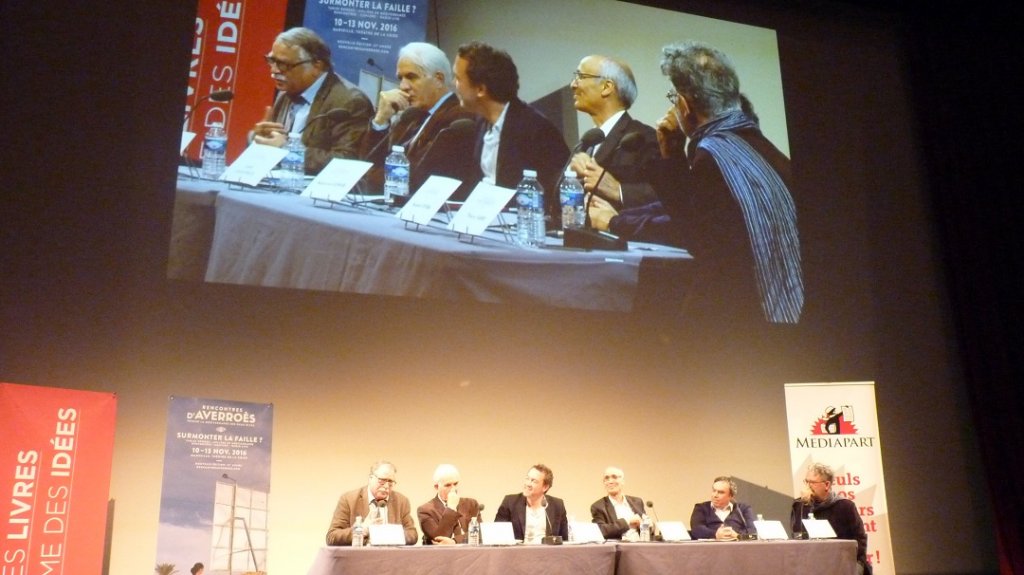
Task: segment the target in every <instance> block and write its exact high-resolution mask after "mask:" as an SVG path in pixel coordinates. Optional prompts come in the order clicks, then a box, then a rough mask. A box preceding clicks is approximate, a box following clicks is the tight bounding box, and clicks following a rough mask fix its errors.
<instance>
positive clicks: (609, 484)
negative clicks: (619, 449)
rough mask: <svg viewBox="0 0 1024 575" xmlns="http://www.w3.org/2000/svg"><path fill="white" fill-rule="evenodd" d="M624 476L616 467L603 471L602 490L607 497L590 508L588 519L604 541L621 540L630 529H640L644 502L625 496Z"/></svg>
mask: <svg viewBox="0 0 1024 575" xmlns="http://www.w3.org/2000/svg"><path fill="white" fill-rule="evenodd" d="M625 484H626V475H625V474H624V473H623V472H622V470H621V469H619V468H618V467H609V468H607V469H605V470H604V490H605V492H606V493H607V494H608V496H607V497H602V498H601V499H598V500H597V501H595V502H594V503H593V504H592V505H591V506H590V518H591V520H592V521H593V522H594V523H597V526H598V528H599V529H601V535H604V538H605V539H622V537H623V535H625V534H626V533H627V532H628V531H629V530H630V529H638V528H639V527H640V520H641V516H642V515H643V514H644V500H643V499H641V498H639V497H636V496H635V495H626V494H625V493H624V492H623V491H622V488H623V487H624V486H625Z"/></svg>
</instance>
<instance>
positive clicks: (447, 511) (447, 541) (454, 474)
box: [416, 463, 480, 545]
mask: <svg viewBox="0 0 1024 575" xmlns="http://www.w3.org/2000/svg"><path fill="white" fill-rule="evenodd" d="M459 479H460V477H459V470H458V469H456V468H455V466H454V465H449V464H447V463H442V464H441V465H438V466H437V469H436V470H435V471H434V489H435V490H436V491H437V496H436V497H434V498H433V499H431V500H430V501H427V502H426V503H424V504H423V505H420V506H419V508H418V509H416V514H417V515H418V516H419V519H420V528H421V529H423V543H424V544H425V545H430V544H432V543H436V544H439V545H454V544H456V543H465V542H466V536H467V534H468V530H469V521H470V520H471V519H472V518H474V517H476V516H477V514H478V513H480V505H479V504H478V503H477V502H476V499H470V498H469V497H460V496H459V489H458V487H459Z"/></svg>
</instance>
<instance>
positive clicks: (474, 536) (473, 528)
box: [466, 517, 480, 545]
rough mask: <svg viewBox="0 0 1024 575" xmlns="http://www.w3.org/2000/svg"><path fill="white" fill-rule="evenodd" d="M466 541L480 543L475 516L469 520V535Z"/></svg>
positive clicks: (474, 543)
mask: <svg viewBox="0 0 1024 575" xmlns="http://www.w3.org/2000/svg"><path fill="white" fill-rule="evenodd" d="M466 542H467V543H469V544H470V545H479V544H480V524H479V523H477V520H476V517H474V518H472V519H470V520H469V537H468V538H467V539H466Z"/></svg>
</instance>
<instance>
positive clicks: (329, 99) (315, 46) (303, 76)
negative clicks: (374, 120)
mask: <svg viewBox="0 0 1024 575" xmlns="http://www.w3.org/2000/svg"><path fill="white" fill-rule="evenodd" d="M267 64H268V65H269V66H270V72H271V74H270V77H271V78H272V79H273V80H274V85H275V86H276V87H277V89H278V91H279V92H278V95H277V99H276V100H274V105H273V106H272V107H268V108H267V114H266V116H265V117H264V118H263V120H262V121H260V122H257V123H256V126H255V127H254V128H253V141H254V142H256V143H258V144H265V145H268V146H277V147H279V148H280V147H283V146H284V145H285V144H287V143H288V134H289V133H299V132H301V133H302V143H303V145H304V146H306V173H307V174H318V173H320V170H322V169H323V168H324V166H326V165H327V163H328V162H330V161H331V160H332V159H334V158H357V157H359V141H360V140H361V139H362V137H363V133H364V132H366V125H367V122H368V121H369V119H370V116H371V115H373V107H372V106H371V105H370V100H369V99H368V98H367V97H366V96H365V95H364V94H363V93H362V92H360V91H359V89H358V88H356V87H355V86H353V85H352V84H351V83H349V82H346V81H345V79H343V78H342V77H340V76H338V75H337V74H335V73H334V65H333V64H332V63H331V49H330V47H328V46H327V43H326V42H324V41H323V39H322V38H320V36H318V35H317V34H316V32H313V31H312V30H310V29H308V28H292V29H290V30H286V31H284V32H282V33H280V34H278V36H277V39H276V40H274V45H273V47H272V48H271V49H270V53H269V54H267ZM335 109H339V110H343V111H344V112H345V113H344V114H343V117H341V118H340V119H336V118H333V117H327V116H324V114H326V113H327V112H329V111H331V110H335Z"/></svg>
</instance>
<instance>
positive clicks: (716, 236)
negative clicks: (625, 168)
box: [590, 42, 804, 323]
mask: <svg viewBox="0 0 1024 575" xmlns="http://www.w3.org/2000/svg"><path fill="white" fill-rule="evenodd" d="M661 71H662V73H663V74H664V75H666V76H668V77H669V78H670V79H671V81H672V85H673V89H672V90H670V91H669V92H668V94H666V97H667V98H668V99H669V101H670V102H671V104H672V106H671V107H670V108H669V110H668V112H666V114H665V116H664V117H663V118H662V119H661V120H659V122H658V124H657V135H658V143H659V147H660V151H661V156H662V158H663V159H662V160H658V161H656V162H652V163H651V164H649V165H648V166H647V172H648V176H647V177H648V178H649V181H650V182H651V184H652V185H653V186H654V189H655V191H656V192H657V195H658V199H659V202H657V203H654V204H649V205H647V206H643V207H641V208H637V209H636V210H633V211H630V210H626V211H623V212H622V213H619V211H618V210H616V209H615V208H614V206H612V205H611V204H609V203H608V202H606V201H602V199H601V198H595V201H594V202H593V204H592V205H591V210H590V215H591V219H592V221H593V222H594V227H596V228H598V229H610V230H611V231H612V232H613V233H616V234H618V235H620V236H626V237H629V238H632V239H641V240H643V239H648V240H652V239H654V240H655V241H668V242H670V243H678V244H680V245H682V246H683V247H685V248H686V249H687V250H688V251H689V252H690V254H691V255H693V258H694V266H693V267H694V281H693V282H692V284H691V285H690V286H689V288H688V290H689V293H688V294H687V299H688V300H689V302H690V304H689V305H690V307H689V310H688V311H690V312H697V311H700V312H701V313H704V314H706V315H707V317H710V318H714V319H715V320H716V321H717V322H720V323H725V322H727V321H729V320H730V319H741V318H743V319H745V318H751V319H752V318H757V317H759V318H762V319H764V320H767V321H768V322H771V323H797V322H798V321H799V319H800V314H801V312H802V310H803V304H804V287H803V272H802V269H801V262H800V239H799V235H798V233H797V214H796V206H795V204H794V202H793V197H792V195H791V194H790V183H789V182H790V167H789V158H787V157H786V156H785V155H784V154H783V153H782V152H780V151H779V150H778V148H776V147H775V146H774V145H773V144H772V143H771V142H770V141H768V139H767V138H766V137H765V136H764V134H762V133H761V129H760V127H759V125H758V122H757V120H756V117H755V116H754V115H753V109H752V107H749V106H747V107H748V108H749V109H747V110H745V109H744V108H745V106H744V98H743V96H742V94H741V93H740V83H739V76H738V75H737V73H736V69H735V67H734V66H733V64H732V61H731V60H730V59H729V57H728V56H726V55H725V54H724V53H722V52H721V51H719V50H717V49H715V48H712V47H711V46H708V45H706V44H702V43H699V42H683V43H680V44H672V45H669V46H665V47H664V48H663V49H662V60H661Z"/></svg>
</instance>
